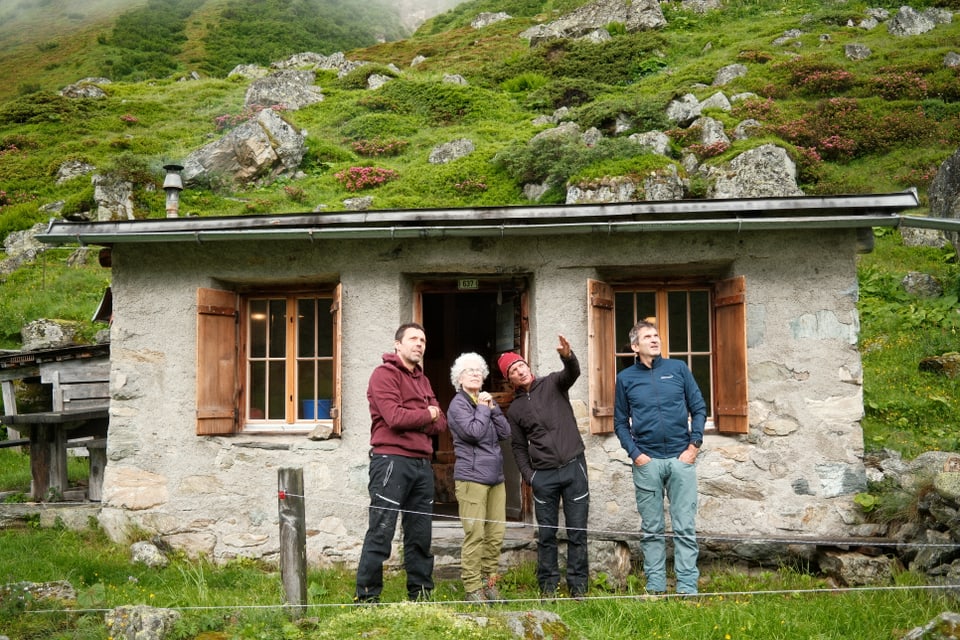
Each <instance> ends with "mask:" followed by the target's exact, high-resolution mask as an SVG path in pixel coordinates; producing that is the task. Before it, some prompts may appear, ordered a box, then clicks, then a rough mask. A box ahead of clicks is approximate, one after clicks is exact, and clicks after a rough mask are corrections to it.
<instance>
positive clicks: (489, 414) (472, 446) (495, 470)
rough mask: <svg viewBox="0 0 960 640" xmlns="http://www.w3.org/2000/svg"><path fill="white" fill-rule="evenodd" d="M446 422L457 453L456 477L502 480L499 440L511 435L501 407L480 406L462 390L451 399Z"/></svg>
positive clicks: (492, 482)
mask: <svg viewBox="0 0 960 640" xmlns="http://www.w3.org/2000/svg"><path fill="white" fill-rule="evenodd" d="M447 425H448V426H449V427H450V433H451V435H453V450H454V452H455V453H456V456H457V460H456V462H455V463H454V465H453V479H454V480H466V481H467V482H479V483H480V484H485V485H490V486H492V485H495V484H500V483H501V482H503V453H502V452H501V450H500V441H501V440H506V439H507V438H509V437H510V423H509V422H507V418H506V416H504V415H503V412H502V411H500V407H494V408H493V409H491V408H490V407H488V406H487V405H485V404H484V405H479V406H478V405H476V404H474V402H473V399H472V398H471V397H470V395H469V394H468V393H467V392H466V391H462V390H461V391H459V392H457V395H455V396H454V397H453V400H451V401H450V407H449V408H448V409H447Z"/></svg>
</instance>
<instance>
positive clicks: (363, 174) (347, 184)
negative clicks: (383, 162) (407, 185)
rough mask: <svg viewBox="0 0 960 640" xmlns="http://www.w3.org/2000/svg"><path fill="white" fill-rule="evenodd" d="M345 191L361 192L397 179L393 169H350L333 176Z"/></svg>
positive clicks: (397, 175)
mask: <svg viewBox="0 0 960 640" xmlns="http://www.w3.org/2000/svg"><path fill="white" fill-rule="evenodd" d="M333 177H334V178H335V179H336V180H337V182H339V183H340V184H341V185H343V188H344V189H346V190H347V191H362V190H364V189H372V188H373V187H379V186H380V185H382V184H386V183H387V182H390V181H391V180H396V179H397V178H398V177H399V174H397V172H396V171H394V170H393V169H385V168H383V167H350V168H348V169H344V170H343V171H338V172H337V173H335V174H333Z"/></svg>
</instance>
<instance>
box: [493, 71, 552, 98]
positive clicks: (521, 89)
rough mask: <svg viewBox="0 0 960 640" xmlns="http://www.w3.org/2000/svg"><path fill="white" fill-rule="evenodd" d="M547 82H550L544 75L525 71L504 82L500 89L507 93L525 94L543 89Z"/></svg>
mask: <svg viewBox="0 0 960 640" xmlns="http://www.w3.org/2000/svg"><path fill="white" fill-rule="evenodd" d="M548 82H550V80H549V78H547V77H546V76H545V75H543V74H541V73H536V72H533V71H526V72H524V73H521V74H519V75H516V76H513V77H512V78H508V79H507V80H504V81H503V82H501V83H500V88H501V89H503V90H504V91H506V92H507V93H527V92H528V91H535V90H537V89H539V88H540V87H543V86H544V85H546V84H547V83H548Z"/></svg>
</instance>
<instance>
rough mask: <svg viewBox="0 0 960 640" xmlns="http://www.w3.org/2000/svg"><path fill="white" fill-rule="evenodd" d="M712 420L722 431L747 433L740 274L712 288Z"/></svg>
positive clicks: (743, 293)
mask: <svg viewBox="0 0 960 640" xmlns="http://www.w3.org/2000/svg"><path fill="white" fill-rule="evenodd" d="M713 309H714V327H715V331H716V336H715V337H716V340H715V344H714V348H715V354H716V357H715V358H714V372H713V380H714V407H713V423H714V425H716V427H717V431H719V432H721V433H747V432H748V431H749V427H750V422H749V419H748V416H747V303H746V280H745V278H744V277H743V276H737V277H735V278H730V279H729V280H721V281H720V282H717V283H716V284H715V285H714V291H713Z"/></svg>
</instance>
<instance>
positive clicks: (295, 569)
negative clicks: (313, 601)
mask: <svg viewBox="0 0 960 640" xmlns="http://www.w3.org/2000/svg"><path fill="white" fill-rule="evenodd" d="M277 485H278V493H277V497H278V500H279V505H280V506H279V509H280V578H281V580H282V581H283V593H284V596H285V598H286V601H285V603H284V604H286V605H288V606H290V607H291V610H292V612H293V615H294V617H295V618H300V617H302V616H303V613H304V611H305V609H306V604H307V529H306V510H305V508H304V496H303V469H290V468H283V469H280V470H279V471H278V472H277Z"/></svg>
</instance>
